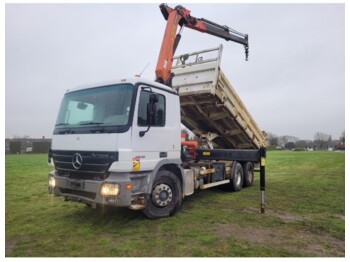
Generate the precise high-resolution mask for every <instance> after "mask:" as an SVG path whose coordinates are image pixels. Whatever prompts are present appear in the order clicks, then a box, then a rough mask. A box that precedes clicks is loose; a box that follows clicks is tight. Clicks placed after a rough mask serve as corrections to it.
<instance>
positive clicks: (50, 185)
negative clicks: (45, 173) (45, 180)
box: [49, 176, 56, 188]
mask: <svg viewBox="0 0 350 262" xmlns="http://www.w3.org/2000/svg"><path fill="white" fill-rule="evenodd" d="M55 186H56V180H55V178H54V177H53V176H50V177H49V187H52V188H54V187H55Z"/></svg>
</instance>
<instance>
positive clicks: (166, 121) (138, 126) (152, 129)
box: [132, 86, 181, 171]
mask: <svg viewBox="0 0 350 262" xmlns="http://www.w3.org/2000/svg"><path fill="white" fill-rule="evenodd" d="M176 104H179V103H178V96H177V95H175V94H172V93H169V92H167V91H165V90H161V89H158V88H154V87H148V86H140V87H139V88H138V91H137V99H136V105H135V113H134V121H133V125H132V150H133V162H134V167H135V168H134V171H147V170H153V169H154V168H155V166H156V165H157V164H158V163H159V162H160V161H161V160H163V159H168V158H174V152H175V155H176V156H177V152H178V155H179V154H180V153H179V152H180V147H181V146H180V139H181V138H180V136H181V135H180V134H181V124H180V110H179V107H178V106H177V107H176Z"/></svg>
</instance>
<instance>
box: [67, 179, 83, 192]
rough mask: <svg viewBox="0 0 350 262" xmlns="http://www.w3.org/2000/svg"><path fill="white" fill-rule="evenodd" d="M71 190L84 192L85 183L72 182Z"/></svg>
mask: <svg viewBox="0 0 350 262" xmlns="http://www.w3.org/2000/svg"><path fill="white" fill-rule="evenodd" d="M70 188H72V189H75V190H83V189H84V181H70Z"/></svg>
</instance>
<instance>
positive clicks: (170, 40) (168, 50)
mask: <svg viewBox="0 0 350 262" xmlns="http://www.w3.org/2000/svg"><path fill="white" fill-rule="evenodd" d="M159 7H160V10H161V12H162V14H163V16H164V18H165V20H167V25H166V28H165V32H164V37H163V42H162V46H161V49H160V52H159V57H158V62H157V67H156V81H157V82H160V83H164V84H166V85H168V86H171V80H172V74H171V67H172V61H173V56H174V53H175V51H176V48H177V46H178V44H179V42H180V39H181V32H182V29H183V26H185V27H188V28H191V29H194V30H197V31H199V32H202V33H207V34H211V35H214V36H217V37H220V38H223V39H225V40H227V41H233V42H236V43H239V44H242V45H243V46H244V50H245V55H246V60H248V54H249V44H248V35H247V34H242V33H240V32H237V31H235V30H233V29H231V28H229V27H228V26H222V25H218V24H217V23H214V22H211V21H209V20H207V19H204V18H195V17H193V16H191V15H190V13H191V11H189V10H187V9H186V8H184V7H182V6H180V5H178V6H176V7H175V8H174V9H173V8H171V7H169V6H167V5H166V4H161V5H160V6H159ZM178 26H180V27H181V29H180V31H179V33H177V28H178Z"/></svg>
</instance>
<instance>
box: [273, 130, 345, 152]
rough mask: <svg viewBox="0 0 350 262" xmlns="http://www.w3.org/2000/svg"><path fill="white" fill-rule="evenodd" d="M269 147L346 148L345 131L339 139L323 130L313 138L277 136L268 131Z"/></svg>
mask: <svg viewBox="0 0 350 262" xmlns="http://www.w3.org/2000/svg"><path fill="white" fill-rule="evenodd" d="M267 142H268V147H271V148H277V149H289V150H293V149H299V150H328V149H329V148H332V149H334V150H345V131H344V132H343V133H342V135H341V136H340V137H339V139H332V136H331V135H329V134H326V133H323V132H316V133H315V135H314V139H313V140H304V139H299V138H297V137H295V136H289V135H284V136H277V135H275V134H273V133H267Z"/></svg>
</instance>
